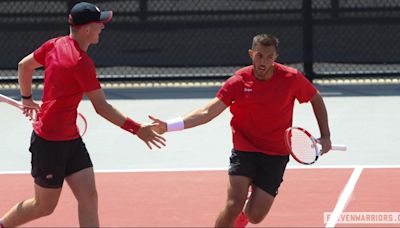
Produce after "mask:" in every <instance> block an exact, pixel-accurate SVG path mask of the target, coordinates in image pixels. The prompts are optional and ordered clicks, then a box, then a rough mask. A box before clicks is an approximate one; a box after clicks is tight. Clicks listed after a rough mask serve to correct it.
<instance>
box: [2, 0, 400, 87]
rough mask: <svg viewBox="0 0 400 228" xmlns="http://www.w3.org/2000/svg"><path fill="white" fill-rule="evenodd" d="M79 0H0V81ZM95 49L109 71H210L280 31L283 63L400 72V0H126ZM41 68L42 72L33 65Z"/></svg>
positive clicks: (241, 58) (216, 72)
mask: <svg viewBox="0 0 400 228" xmlns="http://www.w3.org/2000/svg"><path fill="white" fill-rule="evenodd" d="M76 2H77V1H61V0H48V1H41V0H38V1H37V0H36V1H33V0H24V1H20V0H10V1H0V26H1V28H2V29H1V32H0V69H1V70H0V80H1V79H3V80H5V79H6V78H8V79H9V80H15V77H16V74H17V73H16V68H17V64H18V62H19V60H20V59H21V58H23V57H24V56H25V55H27V54H29V53H30V52H32V51H33V50H34V49H35V48H37V47H38V46H39V45H40V44H42V43H43V42H45V41H46V40H48V39H50V38H52V37H55V36H61V35H66V34H68V33H69V27H68V23H67V18H68V12H69V9H70V8H71V7H72V6H73V5H74V4H75V3H76ZM93 3H95V4H96V5H98V6H99V8H100V9H103V10H113V12H114V17H113V20H112V21H111V22H110V23H109V24H107V26H106V29H105V30H104V31H103V32H102V34H101V42H100V43H99V44H98V45H97V46H93V47H91V48H90V49H89V55H90V56H92V58H93V59H94V61H95V63H96V65H97V67H98V74H99V75H100V78H102V79H103V80H120V79H124V80H126V79H132V80H138V79H157V80H163V79H171V78H173V79H180V78H184V79H187V78H191V79H201V78H203V79H212V78H221V77H224V78H225V77H228V76H230V75H231V74H232V73H233V72H234V71H235V70H236V69H238V68H239V67H241V66H244V65H248V64H250V59H249V58H248V55H247V50H248V48H249V47H250V45H251V41H252V37H253V36H254V35H256V34H259V33H271V34H274V35H276V36H277V37H278V38H279V39H280V50H279V62H282V63H285V64H289V65H293V66H295V67H296V68H298V69H299V70H301V71H303V72H305V73H306V74H307V76H308V77H309V78H316V77H334V76H371V75H374V76H382V75H390V76H391V75H400V48H399V45H398V42H399V40H400V0H119V1H104V0H103V1H93ZM36 74H37V76H38V77H42V76H41V74H42V72H41V71H37V72H36Z"/></svg>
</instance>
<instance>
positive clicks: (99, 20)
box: [0, 2, 165, 227]
mask: <svg viewBox="0 0 400 228" xmlns="http://www.w3.org/2000/svg"><path fill="white" fill-rule="evenodd" d="M111 18H112V11H100V10H99V8H98V7H97V6H95V5H93V4H91V3H86V2H81V3H77V4H76V5H74V6H73V8H72V9H71V11H70V15H69V23H70V34H69V35H67V36H62V37H57V38H54V39H51V40H49V41H47V42H45V43H44V44H43V45H42V46H40V47H39V48H38V49H36V50H35V51H34V52H33V53H31V54H29V55H28V56H26V57H25V58H23V59H22V60H21V62H20V63H19V66H18V76H19V84H20V92H21V95H22V96H21V97H22V103H23V104H24V105H25V113H30V112H32V111H38V113H37V120H36V121H35V122H34V124H33V128H34V131H33V133H32V137H31V145H30V148H29V150H30V152H31V153H32V176H33V178H34V182H35V185H34V189H35V195H34V197H33V198H31V199H27V200H24V201H22V202H20V203H18V204H17V205H15V206H14V207H13V208H11V209H10V210H9V211H8V212H7V213H6V214H5V215H4V216H3V217H2V218H1V219H0V226H1V227H15V226H19V225H21V224H24V223H26V222H29V221H31V220H34V219H37V218H40V217H42V216H47V215H50V214H51V213H52V212H53V211H54V209H55V207H56V205H57V203H58V200H59V197H60V194H61V190H62V186H63V182H64V179H65V180H66V182H67V183H68V185H69V186H70V188H71V189H72V192H73V193H74V195H75V197H76V199H77V201H78V214H79V224H80V226H81V227H99V218H98V203H97V201H98V198H97V191H96V186H95V177H94V173H93V165H92V162H91V159H90V156H89V153H88V151H87V149H86V147H85V144H84V143H83V142H82V138H81V137H80V135H79V132H78V128H77V126H76V118H77V108H78V105H79V102H80V101H81V99H82V97H83V94H85V95H86V96H87V97H89V99H90V101H91V103H92V104H93V106H94V108H95V110H96V112H97V113H98V114H99V115H100V116H102V117H104V118H105V119H107V120H108V121H110V122H111V123H113V124H115V125H117V126H120V127H121V128H122V129H124V130H126V131H128V132H130V133H132V134H134V135H136V136H138V137H139V138H140V139H141V140H143V141H144V142H145V143H146V144H147V146H148V147H149V148H150V149H151V148H152V145H154V146H156V147H159V148H160V147H161V146H164V145H165V140H164V138H163V137H161V136H160V135H159V134H157V133H156V132H154V131H153V130H152V129H151V127H152V126H154V124H139V123H137V122H135V121H133V120H132V119H130V118H128V117H126V116H124V115H123V114H122V113H120V112H119V111H118V110H117V109H115V108H114V107H112V106H111V105H110V104H109V103H107V101H106V99H105V95H104V92H103V90H102V89H101V87H100V83H99V81H98V80H97V78H96V70H95V66H94V63H93V61H92V60H91V59H90V57H89V56H88V55H87V53H86V52H87V50H88V48H89V46H90V45H92V44H97V43H98V42H99V37H100V33H101V31H102V30H103V29H104V26H105V23H107V22H109V21H110V20H111ZM41 66H44V67H45V79H44V91H43V98H42V105H41V107H39V105H38V104H36V103H35V102H34V101H33V100H32V74H33V72H34V70H35V69H36V68H38V67H41Z"/></svg>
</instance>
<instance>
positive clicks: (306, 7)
mask: <svg viewBox="0 0 400 228" xmlns="http://www.w3.org/2000/svg"><path fill="white" fill-rule="evenodd" d="M303 61H304V63H303V64H304V65H303V67H304V73H305V75H306V76H307V78H308V79H309V80H310V81H312V80H313V79H314V76H315V75H314V70H313V64H314V58H313V17H312V0H303Z"/></svg>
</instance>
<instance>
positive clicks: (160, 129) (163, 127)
mask: <svg viewBox="0 0 400 228" xmlns="http://www.w3.org/2000/svg"><path fill="white" fill-rule="evenodd" d="M149 118H150V119H151V120H152V121H153V124H155V125H154V126H153V127H152V129H153V131H155V132H157V133H158V134H160V135H161V134H164V133H165V132H166V131H167V130H168V129H167V123H166V122H165V121H162V120H160V119H158V118H156V117H154V116H151V115H149Z"/></svg>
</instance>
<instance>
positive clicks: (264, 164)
mask: <svg viewBox="0 0 400 228" xmlns="http://www.w3.org/2000/svg"><path fill="white" fill-rule="evenodd" d="M288 161H289V155H287V156H270V155H266V154H263V153H259V152H243V151H238V150H235V149H232V155H231V157H230V165H229V175H232V176H235V175H238V176H246V177H249V178H251V179H252V180H253V184H254V185H256V186H257V187H259V188H261V189H262V190H264V191H266V192H267V193H269V194H271V195H272V196H274V197H275V196H276V195H277V194H278V188H279V186H280V184H281V183H282V181H283V174H284V173H285V169H286V164H287V163H288Z"/></svg>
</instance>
